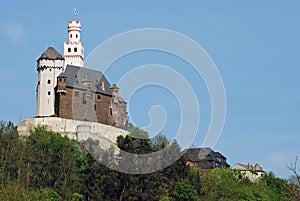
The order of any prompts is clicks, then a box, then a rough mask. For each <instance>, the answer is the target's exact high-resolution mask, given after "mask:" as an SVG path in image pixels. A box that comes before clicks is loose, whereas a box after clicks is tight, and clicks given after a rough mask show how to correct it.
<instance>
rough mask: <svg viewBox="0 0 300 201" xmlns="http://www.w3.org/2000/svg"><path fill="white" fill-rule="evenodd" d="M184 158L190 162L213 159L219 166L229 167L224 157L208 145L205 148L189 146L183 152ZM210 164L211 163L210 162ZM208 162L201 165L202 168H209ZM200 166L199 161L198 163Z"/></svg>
mask: <svg viewBox="0 0 300 201" xmlns="http://www.w3.org/2000/svg"><path fill="white" fill-rule="evenodd" d="M185 156H186V159H187V160H188V161H191V162H196V163H200V162H202V161H214V162H216V163H219V164H220V167H229V164H228V163H227V162H226V157H225V156H223V155H222V154H221V153H219V152H215V151H214V150H212V149H211V148H209V147H205V148H190V149H188V150H187V151H186V153H185ZM210 165H213V163H211V164H210ZM210 165H209V164H205V165H203V168H206V167H207V168H211V167H210ZM200 167H202V166H201V163H200Z"/></svg>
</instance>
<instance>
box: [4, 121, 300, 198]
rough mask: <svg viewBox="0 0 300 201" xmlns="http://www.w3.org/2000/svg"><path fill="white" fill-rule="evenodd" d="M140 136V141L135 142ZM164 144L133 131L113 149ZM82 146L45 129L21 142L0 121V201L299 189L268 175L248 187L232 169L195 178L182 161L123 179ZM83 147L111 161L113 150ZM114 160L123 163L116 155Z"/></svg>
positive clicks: (141, 150)
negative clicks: (152, 171) (158, 169)
mask: <svg viewBox="0 0 300 201" xmlns="http://www.w3.org/2000/svg"><path fill="white" fill-rule="evenodd" d="M141 135H143V136H146V137H145V138H143V139H137V138H136V137H139V136H141ZM166 142H167V139H166V138H165V137H164V136H159V137H158V138H155V139H149V138H147V133H145V132H144V131H142V130H141V129H139V128H133V129H132V131H131V133H130V135H129V136H126V137H123V136H120V137H119V138H118V140H117V142H116V144H117V146H118V147H119V148H120V149H122V150H124V151H126V152H129V153H136V154H147V153H152V152H155V151H158V150H160V149H162V148H164V147H165V146H166ZM93 143H94V144H95V145H97V142H93ZM90 144H91V143H90ZM172 145H174V146H173V148H174V149H172V151H173V153H174V154H175V155H176V154H180V147H179V146H178V144H176V142H173V143H172ZM86 147H87V146H85V145H84V143H83V144H80V143H78V142H77V141H75V140H71V139H69V138H67V137H62V136H61V135H60V134H59V133H55V132H52V131H49V130H47V128H46V127H37V128H36V129H35V130H33V131H31V133H30V136H28V137H22V138H21V137H20V136H19V135H18V133H17V130H16V127H15V126H14V125H13V124H12V123H10V122H9V123H7V124H6V123H5V122H1V123H0V200H4V201H16V200H22V201H31V200H32V201H33V200H34V201H44V200H47V201H48V200H51V201H58V200H69V201H79V200H81V201H83V200H85V201H87V200H95V201H96V200H109V201H117V200H118V201H120V200H121V201H122V200H123V201H142V200H151V201H155V200H157V201H173V200H174V201H175V200H176V201H177V200H179V201H188V200H209V201H210V200H228V201H229V200H272V201H275V200H299V186H296V185H293V184H290V183H289V182H288V181H286V180H284V179H280V178H276V177H275V175H274V174H273V173H266V174H265V175H264V176H263V177H262V178H261V179H260V180H259V181H257V182H255V183H253V182H250V181H249V180H248V179H247V178H246V177H244V176H243V175H242V174H241V173H240V172H238V171H235V170H232V169H214V170H212V171H210V172H207V173H201V172H199V171H196V170H195V169H192V168H189V167H188V166H186V162H185V158H184V156H183V157H181V158H180V159H179V160H177V161H176V162H175V163H173V164H172V165H171V166H169V167H167V168H165V169H162V170H160V171H157V172H154V173H150V174H135V175H134V174H125V173H120V172H116V171H113V170H111V169H109V168H107V167H106V166H104V165H102V164H101V163H99V162H97V161H96V160H95V159H94V158H93V157H92V156H91V155H90V154H89V153H88V152H87V150H86ZM89 148H90V149H94V151H96V152H97V153H98V156H99V157H100V156H101V157H102V159H103V158H104V159H106V160H107V161H111V157H112V151H113V150H107V151H104V150H101V149H97V150H95V147H93V146H91V147H89ZM118 157H119V160H120V161H122V160H126V157H122V155H121V153H120V155H119V156H118ZM166 158H167V157H166ZM114 165H118V164H117V163H116V164H114ZM128 165H135V164H128Z"/></svg>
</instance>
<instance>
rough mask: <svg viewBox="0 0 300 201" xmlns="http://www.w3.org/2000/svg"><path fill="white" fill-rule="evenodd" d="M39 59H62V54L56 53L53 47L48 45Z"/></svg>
mask: <svg viewBox="0 0 300 201" xmlns="http://www.w3.org/2000/svg"><path fill="white" fill-rule="evenodd" d="M41 59H49V60H57V59H60V60H64V58H63V56H62V55H61V54H60V53H58V52H57V50H56V49H55V48H54V47H48V49H47V50H46V51H45V52H44V53H43V54H42V55H41V56H40V58H39V59H38V61H39V60H41Z"/></svg>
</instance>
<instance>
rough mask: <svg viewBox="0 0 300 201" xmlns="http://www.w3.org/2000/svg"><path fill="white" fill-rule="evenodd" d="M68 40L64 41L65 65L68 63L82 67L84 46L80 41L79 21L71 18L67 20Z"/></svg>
mask: <svg viewBox="0 0 300 201" xmlns="http://www.w3.org/2000/svg"><path fill="white" fill-rule="evenodd" d="M68 33H69V42H65V43H64V58H65V67H66V66H67V65H68V64H70V65H75V66H80V67H83V62H84V47H83V44H82V43H81V42H80V33H81V22H80V21H78V20H71V21H69V22H68Z"/></svg>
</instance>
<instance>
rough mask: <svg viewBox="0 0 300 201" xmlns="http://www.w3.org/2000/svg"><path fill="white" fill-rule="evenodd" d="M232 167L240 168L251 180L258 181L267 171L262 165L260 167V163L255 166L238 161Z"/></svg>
mask: <svg viewBox="0 0 300 201" xmlns="http://www.w3.org/2000/svg"><path fill="white" fill-rule="evenodd" d="M232 169H234V170H239V171H241V172H242V173H244V175H245V177H247V178H248V179H249V180H250V181H251V182H256V181H257V180H258V179H259V178H260V177H262V176H263V175H264V174H265V171H263V169H262V167H260V166H259V165H258V164H255V165H254V166H253V165H250V164H247V165H244V164H240V163H237V164H235V165H234V166H232Z"/></svg>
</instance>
